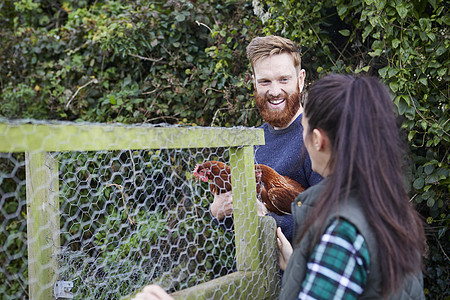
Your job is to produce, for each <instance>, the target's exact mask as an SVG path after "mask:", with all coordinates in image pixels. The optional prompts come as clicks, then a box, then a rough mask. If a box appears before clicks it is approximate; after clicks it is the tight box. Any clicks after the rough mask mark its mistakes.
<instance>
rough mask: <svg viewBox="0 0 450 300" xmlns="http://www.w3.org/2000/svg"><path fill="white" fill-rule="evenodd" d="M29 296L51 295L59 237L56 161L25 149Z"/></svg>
mask: <svg viewBox="0 0 450 300" xmlns="http://www.w3.org/2000/svg"><path fill="white" fill-rule="evenodd" d="M25 172H26V194H27V243H28V279H29V295H30V299H33V300H37V299H39V300H40V299H54V297H53V287H54V284H55V282H56V278H57V270H58V268H57V260H56V259H57V255H58V250H59V246H60V240H59V229H60V228H59V201H58V192H59V183H58V165H57V162H56V161H55V160H54V159H53V158H52V157H51V155H50V154H48V153H46V152H32V153H30V152H27V153H25Z"/></svg>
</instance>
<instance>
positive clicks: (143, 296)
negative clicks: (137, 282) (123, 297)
mask: <svg viewBox="0 0 450 300" xmlns="http://www.w3.org/2000/svg"><path fill="white" fill-rule="evenodd" d="M131 300H173V298H172V297H171V296H170V295H169V294H167V293H166V291H164V290H163V289H162V288H161V287H160V286H159V285H154V284H152V285H147V286H146V287H144V289H143V290H142V292H141V293H138V294H137V295H136V296H134V298H133V299H131Z"/></svg>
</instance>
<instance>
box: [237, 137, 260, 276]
mask: <svg viewBox="0 0 450 300" xmlns="http://www.w3.org/2000/svg"><path fill="white" fill-rule="evenodd" d="M230 165H231V182H232V185H233V216H234V231H235V241H236V262H237V269H238V271H250V270H251V271H255V270H257V269H258V268H260V253H259V251H260V249H261V247H260V242H259V228H258V218H257V217H258V216H257V206H256V183H255V160H254V156H253V147H252V146H246V147H240V148H231V149H230Z"/></svg>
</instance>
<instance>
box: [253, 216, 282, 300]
mask: <svg viewBox="0 0 450 300" xmlns="http://www.w3.org/2000/svg"><path fill="white" fill-rule="evenodd" d="M258 218H259V230H260V232H261V233H260V241H261V264H262V269H263V273H264V275H263V278H264V287H265V290H266V294H265V299H277V298H278V295H279V294H280V289H281V281H280V265H279V263H278V245H277V233H276V230H277V223H276V222H275V219H274V218H272V217H270V216H265V217H258ZM261 288H262V287H261Z"/></svg>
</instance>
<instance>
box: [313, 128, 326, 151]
mask: <svg viewBox="0 0 450 300" xmlns="http://www.w3.org/2000/svg"><path fill="white" fill-rule="evenodd" d="M312 133H313V145H314V148H315V149H316V151H323V150H325V149H326V148H328V146H329V140H328V136H327V135H326V133H325V132H324V131H323V130H321V129H317V128H316V129H314V130H313V132H312Z"/></svg>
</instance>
